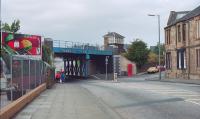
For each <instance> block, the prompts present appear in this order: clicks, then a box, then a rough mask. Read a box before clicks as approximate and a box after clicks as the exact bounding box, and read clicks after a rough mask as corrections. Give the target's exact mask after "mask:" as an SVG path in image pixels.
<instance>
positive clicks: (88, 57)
mask: <svg viewBox="0 0 200 119" xmlns="http://www.w3.org/2000/svg"><path fill="white" fill-rule="evenodd" d="M53 51H54V57H55V58H56V57H59V58H62V59H63V65H64V73H65V74H66V76H67V78H69V79H71V78H88V77H89V76H90V75H95V74H105V73H106V72H107V73H108V74H110V73H113V57H112V51H109V50H104V49H103V48H102V47H99V46H92V45H90V44H84V43H76V42H70V41H53Z"/></svg>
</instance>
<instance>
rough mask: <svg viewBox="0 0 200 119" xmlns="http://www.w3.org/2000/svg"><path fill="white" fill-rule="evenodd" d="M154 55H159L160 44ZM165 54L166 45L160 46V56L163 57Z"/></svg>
mask: <svg viewBox="0 0 200 119" xmlns="http://www.w3.org/2000/svg"><path fill="white" fill-rule="evenodd" d="M153 52H154V53H156V54H157V55H158V54H159V44H157V45H156V47H155V49H154V51H153ZM164 52H165V45H164V44H160V54H161V55H163V54H164Z"/></svg>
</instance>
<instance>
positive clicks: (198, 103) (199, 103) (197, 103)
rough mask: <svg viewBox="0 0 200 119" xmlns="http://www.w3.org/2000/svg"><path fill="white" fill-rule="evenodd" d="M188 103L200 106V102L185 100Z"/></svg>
mask: <svg viewBox="0 0 200 119" xmlns="http://www.w3.org/2000/svg"><path fill="white" fill-rule="evenodd" d="M185 101H186V102H190V103H193V104H196V105H199V106H200V102H195V101H191V100H185Z"/></svg>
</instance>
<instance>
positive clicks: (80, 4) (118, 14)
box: [2, 0, 200, 45]
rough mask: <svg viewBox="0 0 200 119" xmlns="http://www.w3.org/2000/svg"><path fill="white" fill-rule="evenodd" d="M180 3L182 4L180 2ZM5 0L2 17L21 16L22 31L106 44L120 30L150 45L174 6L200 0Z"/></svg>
mask: <svg viewBox="0 0 200 119" xmlns="http://www.w3.org/2000/svg"><path fill="white" fill-rule="evenodd" d="M176 3H179V4H176ZM176 3H175V1H173V0H154V1H150V0H57V1H55V0H2V19H3V21H5V22H9V23H11V22H12V21H13V20H14V19H20V21H21V30H20V32H22V33H29V34H39V35H43V36H45V37H52V38H53V39H55V40H68V41H79V42H89V43H94V44H95V43H100V44H103V38H102V36H103V35H104V34H105V33H107V32H108V31H115V32H118V33H120V34H122V35H124V36H125V37H126V39H125V41H126V42H131V41H132V40H133V38H141V39H143V40H144V41H145V42H147V43H148V44H149V45H155V44H156V43H157V41H158V40H157V39H158V34H157V19H156V18H153V17H148V16H147V14H148V13H155V14H160V15H161V29H162V30H161V39H162V42H164V31H163V28H164V27H165V26H166V23H167V19H168V16H169V12H170V11H171V10H175V11H177V10H178V11H181V10H192V9H194V8H195V7H197V5H199V3H200V2H199V0H190V1H188V0H177V1H176Z"/></svg>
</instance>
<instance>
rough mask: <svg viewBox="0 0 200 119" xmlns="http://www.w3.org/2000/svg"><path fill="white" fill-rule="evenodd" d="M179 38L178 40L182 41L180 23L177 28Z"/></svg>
mask: <svg viewBox="0 0 200 119" xmlns="http://www.w3.org/2000/svg"><path fill="white" fill-rule="evenodd" d="M177 32H178V34H177V39H178V42H181V26H180V25H178V28H177Z"/></svg>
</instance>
